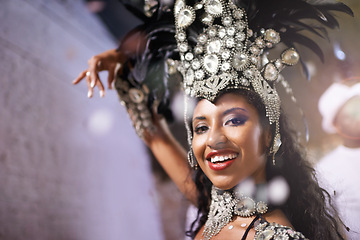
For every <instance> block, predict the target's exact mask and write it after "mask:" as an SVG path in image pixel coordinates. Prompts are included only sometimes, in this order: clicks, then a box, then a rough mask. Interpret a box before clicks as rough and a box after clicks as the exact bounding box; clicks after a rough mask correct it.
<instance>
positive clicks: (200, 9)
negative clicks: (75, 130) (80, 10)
mask: <svg viewBox="0 0 360 240" xmlns="http://www.w3.org/2000/svg"><path fill="white" fill-rule="evenodd" d="M169 9H172V7H171V6H170V7H169V6H163V5H161V3H159V6H158V7H157V8H156V7H155V10H156V11H154V12H150V17H149V18H148V19H146V21H145V24H144V25H142V26H139V27H138V28H136V29H135V30H134V31H132V32H131V34H129V35H128V36H127V37H126V38H125V39H124V41H123V42H122V45H121V47H120V48H119V50H110V51H108V52H105V53H103V54H101V55H98V56H95V57H93V58H92V59H91V60H90V61H89V68H88V69H87V70H85V71H83V72H82V73H81V74H80V75H79V77H78V78H77V79H76V80H75V81H74V83H78V82H79V81H81V79H83V78H84V77H86V79H87V83H88V87H89V93H88V95H89V96H92V91H93V88H94V86H95V85H97V86H98V87H99V88H100V95H103V91H104V88H103V85H102V83H101V81H100V79H99V78H98V75H97V72H98V71H101V70H109V71H110V73H111V72H113V71H114V69H115V66H116V63H120V64H121V67H120V68H119V71H118V79H117V82H116V87H117V90H118V92H119V95H120V98H121V100H122V101H123V102H124V104H125V105H126V107H127V109H128V111H129V114H130V117H131V119H132V120H133V122H134V126H135V128H136V131H137V133H138V134H139V136H140V137H142V138H143V139H144V140H145V142H146V143H147V145H148V146H149V148H150V149H151V150H152V152H153V153H154V155H155V157H156V158H157V159H158V161H159V162H160V163H161V164H162V166H163V167H164V169H165V170H166V172H167V173H168V174H169V176H170V177H171V178H172V180H173V181H174V182H175V183H176V184H177V186H178V187H179V189H180V190H181V191H182V192H183V193H184V194H185V195H186V196H187V197H188V198H189V199H190V200H191V201H192V202H193V203H194V204H195V205H196V206H197V207H198V209H199V212H198V219H197V220H196V221H195V222H194V224H193V225H192V228H191V230H190V231H189V235H190V236H192V237H194V238H195V239H240V238H242V239H253V238H254V239H305V237H304V235H305V236H306V237H307V238H309V239H343V238H342V236H341V231H342V228H341V227H340V225H339V224H338V218H337V215H336V212H335V210H334V209H333V208H331V203H330V204H329V205H327V203H326V202H325V200H326V199H328V197H329V196H328V194H327V193H326V192H325V191H324V190H323V189H321V188H320V187H319V186H318V184H317V182H316V179H315V177H314V173H313V169H312V168H311V167H310V165H309V163H307V161H306V160H305V159H304V156H303V154H302V153H301V151H300V150H299V147H298V146H297V143H296V141H295V140H294V139H293V138H292V132H291V131H290V130H289V129H288V128H287V124H286V122H285V116H284V114H283V113H281V109H280V105H281V102H280V97H279V95H278V93H277V92H276V88H275V84H276V83H278V82H281V83H282V84H283V85H284V86H285V87H287V82H286V81H285V80H284V79H283V78H282V77H281V75H280V71H281V70H282V69H283V68H284V67H285V66H291V65H294V64H296V63H297V62H298V60H299V54H298V53H297V51H296V50H295V48H294V46H293V43H294V42H296V41H298V40H299V39H302V40H303V42H302V43H303V44H304V45H307V46H309V47H310V48H312V49H313V50H314V51H315V52H317V53H319V54H320V51H319V48H318V46H317V44H315V43H314V42H312V41H311V40H310V39H308V38H307V37H304V36H303V35H301V34H299V31H300V30H303V29H307V30H311V31H312V32H315V33H317V34H318V35H320V36H323V35H322V34H324V31H323V29H322V30H319V31H318V29H320V28H311V27H310V26H309V25H306V24H304V23H302V22H301V21H299V20H301V19H303V18H313V19H315V20H317V21H319V22H322V23H324V24H326V26H328V27H334V26H336V25H337V22H336V20H335V19H334V18H333V17H332V16H331V15H330V14H329V11H330V10H338V11H342V12H347V13H349V14H351V10H350V9H348V8H347V7H346V6H345V5H342V4H340V3H336V4H325V5H311V4H309V3H308V2H306V1H303V0H296V1H295V0H294V1H291V3H289V1H279V0H274V1H273V2H272V1H235V2H232V1H227V0H224V1H222V0H212V1H202V2H192V1H186V2H185V1H183V0H177V1H176V3H175V6H174V16H175V20H174V19H173V15H172V12H171V11H169ZM133 11H135V10H134V9H133ZM309 11H310V14H309ZM311 13H313V14H314V16H312V15H311ZM137 14H138V12H137ZM259 16H261V17H259ZM174 34H175V35H174ZM139 36H140V37H139ZM142 36H146V37H145V38H144V39H143V38H142ZM164 36H167V37H166V38H164ZM135 39H136V40H137V41H138V44H137V46H136V47H135V51H133V50H132V48H129V47H128V46H130V45H128V44H129V43H133V42H134V40H135ZM138 39H141V40H140V41H139V40H138ZM280 39H281V40H280ZM142 40H144V41H142ZM175 40H176V42H175ZM281 41H282V42H283V43H285V44H286V45H288V46H289V48H288V49H286V50H285V51H283V53H282V54H281V56H280V58H278V59H274V60H268V59H267V58H266V52H267V51H268V49H270V48H272V47H273V46H275V45H277V44H278V43H280V42H281ZM135 45H136V44H135ZM172 59H180V60H181V61H178V62H177V63H178V64H179V65H178V67H177V69H178V70H179V72H181V74H182V76H183V79H184V80H183V84H184V90H185V93H186V94H188V95H190V97H195V98H196V99H197V100H198V102H197V104H196V107H195V109H194V111H193V114H192V121H191V127H190V126H189V125H188V123H187V124H186V126H187V129H188V138H189V139H188V140H189V146H190V151H189V154H188V159H189V163H190V165H191V166H192V167H194V170H191V169H189V168H188V166H187V164H186V152H185V151H184V150H183V148H182V147H181V146H180V145H179V144H178V143H177V141H176V140H175V139H174V138H173V136H172V135H171V133H170V132H169V131H168V130H167V127H166V124H164V121H163V120H161V117H159V115H157V114H156V113H161V114H163V115H166V106H167V105H166V102H167V98H166V96H167V94H166V91H165V89H166V86H167V79H168V78H167V71H166V69H167V67H169V68H171V67H172V66H173V63H174V61H173V60H172ZM165 63H166V64H165ZM144 69H145V70H144ZM159 72H160V74H158V73H159ZM159 79H160V81H159ZM164 79H165V80H164ZM162 80H164V81H162ZM111 82H112V75H111V74H109V86H111ZM152 82H156V84H151V83H152ZM159 82H161V83H163V82H165V84H159ZM159 89H160V90H159ZM287 91H288V92H291V89H290V88H289V87H287ZM159 99H160V101H159ZM164 99H165V100H164ZM159 102H160V103H159ZM146 107H147V108H146ZM153 108H156V109H155V113H154V114H153V117H151V116H152V115H151V110H149V109H153ZM164 109H165V110H164ZM144 111H146V112H144ZM150 119H152V120H153V122H152V123H151V122H149V120H150ZM185 119H186V120H189V119H188V117H187V116H186V117H185ZM191 128H192V131H191V130H190V129H191ZM192 171H194V174H195V178H194V180H192V179H191V178H190V177H189V176H190V175H191V174H192ZM277 179H280V180H282V181H283V183H284V182H285V185H288V187H289V189H290V191H289V195H288V196H285V198H284V199H281V200H282V201H274V200H272V199H271V198H270V195H271V194H270V195H269V194H268V193H267V192H266V191H265V190H266V189H267V187H266V185H267V184H270V183H272V182H274V181H275V180H277ZM249 182H250V185H249V184H248V183H249ZM249 186H252V187H249ZM264 189H265V190H264ZM328 206H330V207H328ZM293 229H295V230H296V231H300V232H301V233H300V232H296V231H294V230H293Z"/></svg>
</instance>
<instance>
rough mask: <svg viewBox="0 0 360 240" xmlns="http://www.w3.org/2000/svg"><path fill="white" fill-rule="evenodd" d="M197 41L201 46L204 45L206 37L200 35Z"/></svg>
mask: <svg viewBox="0 0 360 240" xmlns="http://www.w3.org/2000/svg"><path fill="white" fill-rule="evenodd" d="M198 41H199V43H201V44H205V43H206V41H207V36H206V34H200V35H199V37H198Z"/></svg>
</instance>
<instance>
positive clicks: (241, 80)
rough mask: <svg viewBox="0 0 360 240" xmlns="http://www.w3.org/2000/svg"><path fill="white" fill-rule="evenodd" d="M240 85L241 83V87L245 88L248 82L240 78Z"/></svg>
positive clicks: (248, 84)
mask: <svg viewBox="0 0 360 240" xmlns="http://www.w3.org/2000/svg"><path fill="white" fill-rule="evenodd" d="M240 83H241V85H243V86H245V87H248V86H250V82H249V80H247V79H246V78H241V79H240Z"/></svg>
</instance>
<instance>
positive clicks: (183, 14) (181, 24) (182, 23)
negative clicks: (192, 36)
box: [177, 7, 195, 28]
mask: <svg viewBox="0 0 360 240" xmlns="http://www.w3.org/2000/svg"><path fill="white" fill-rule="evenodd" d="M194 19H195V13H194V12H193V10H192V9H191V8H190V7H187V8H183V9H181V10H180V12H179V14H178V17H177V27H178V28H186V27H188V26H190V24H191V23H192V22H193V21H194Z"/></svg>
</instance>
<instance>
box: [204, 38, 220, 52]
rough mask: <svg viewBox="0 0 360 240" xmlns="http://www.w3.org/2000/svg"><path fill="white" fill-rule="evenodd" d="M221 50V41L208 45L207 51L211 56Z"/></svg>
mask: <svg viewBox="0 0 360 240" xmlns="http://www.w3.org/2000/svg"><path fill="white" fill-rule="evenodd" d="M220 50H221V42H220V40H215V41H211V42H209V43H208V45H207V51H208V53H209V54H212V53H219V52H220Z"/></svg>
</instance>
